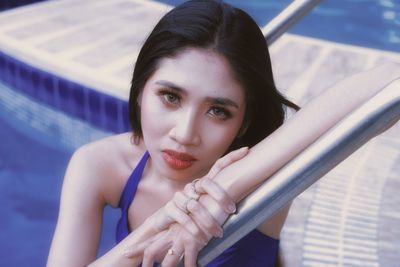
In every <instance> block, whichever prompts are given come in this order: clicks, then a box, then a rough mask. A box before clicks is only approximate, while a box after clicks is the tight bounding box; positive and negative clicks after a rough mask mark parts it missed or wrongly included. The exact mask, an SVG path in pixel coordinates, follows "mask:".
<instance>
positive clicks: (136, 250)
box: [124, 231, 166, 258]
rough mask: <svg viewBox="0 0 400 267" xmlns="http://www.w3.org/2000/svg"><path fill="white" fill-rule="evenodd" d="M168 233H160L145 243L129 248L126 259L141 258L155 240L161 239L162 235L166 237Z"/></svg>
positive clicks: (126, 251) (126, 250)
mask: <svg viewBox="0 0 400 267" xmlns="http://www.w3.org/2000/svg"><path fill="white" fill-rule="evenodd" d="M165 233H166V232H165V231H163V232H160V233H158V234H156V235H155V236H153V237H152V238H149V239H147V240H145V241H143V242H140V243H139V244H135V245H133V246H129V247H127V248H126V249H125V250H124V257H126V258H133V257H136V256H139V255H141V254H143V252H144V250H145V249H146V248H147V247H149V246H150V245H151V244H152V243H153V242H154V241H155V240H157V239H159V238H160V237H161V236H162V235H164V234H165Z"/></svg>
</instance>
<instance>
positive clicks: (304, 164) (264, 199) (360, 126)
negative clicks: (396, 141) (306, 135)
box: [199, 79, 400, 266]
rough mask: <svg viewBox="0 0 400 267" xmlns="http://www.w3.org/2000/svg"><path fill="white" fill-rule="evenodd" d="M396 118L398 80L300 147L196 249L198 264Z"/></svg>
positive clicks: (398, 110)
mask: <svg viewBox="0 0 400 267" xmlns="http://www.w3.org/2000/svg"><path fill="white" fill-rule="evenodd" d="M399 119H400V79H398V80H396V81H394V82H392V83H391V84H389V85H388V86H386V87H385V88H384V89H383V90H382V91H381V92H379V93H378V94H377V95H375V96H374V97H373V98H371V99H370V100H369V101H368V102H366V103H365V104H363V105H362V106H361V107H359V108H358V109H356V110H355V111H354V112H352V113H351V114H350V115H349V116H347V117H346V118H345V119H343V120H342V121H341V122H340V123H339V124H337V125H336V126H335V127H334V128H332V129H331V130H329V131H328V132H327V133H325V134H324V135H322V136H321V137H320V138H319V139H318V140H317V141H315V142H314V143H313V144H312V145H310V146H309V147H308V148H307V149H305V150H304V151H303V152H301V153H300V154H299V155H298V156H296V157H295V158H294V159H293V160H291V161H290V162H289V163H288V164H286V165H285V166H284V167H283V168H281V169H280V170H279V171H278V172H277V173H275V174H274V175H273V176H271V177H270V178H269V179H268V180H267V181H266V182H265V183H263V184H262V185H261V186H260V187H259V188H258V189H257V190H256V191H254V192H253V193H252V194H251V195H249V196H248V197H246V199H245V200H244V201H242V202H241V203H240V204H239V206H238V214H236V215H233V216H231V217H230V218H229V220H228V221H227V222H226V223H225V225H224V227H223V229H224V238H223V239H213V240H212V241H211V242H210V243H209V244H208V245H207V246H206V247H205V248H204V249H203V250H202V251H201V253H200V255H199V263H200V266H204V265H206V264H207V263H209V262H210V261H211V260H212V259H214V258H215V257H216V256H218V255H219V254H221V253H222V252H223V251H224V250H225V249H227V248H228V247H230V246H231V245H233V244H234V243H236V242H237V241H238V240H240V239H241V238H242V237H244V236H245V235H247V234H248V233H249V232H250V231H252V230H253V229H255V228H256V227H257V226H258V225H260V224H261V223H262V222H264V221H265V220H266V219H268V218H269V217H271V216H272V215H274V214H275V213H276V212H277V211H279V209H281V208H282V207H283V206H284V205H286V204H287V203H288V202H290V201H291V200H293V199H294V198H295V197H296V196H297V195H299V194H300V193H302V192H303V191H304V190H306V189H307V188H308V187H309V186H310V185H312V184H313V183H314V182H316V181H317V180H318V179H319V178H321V177H322V176H323V175H324V174H326V173H327V172H328V171H330V170H331V169H332V168H334V167H335V166H336V165H337V164H339V163H340V162H341V161H343V160H344V159H345V158H347V157H348V156H349V155H350V154H352V153H353V152H354V151H356V150H357V149H358V148H359V147H361V146H362V145H363V144H365V143H366V142H367V141H368V140H370V139H371V138H373V137H374V136H376V135H377V134H379V133H380V132H381V131H383V130H384V129H386V128H388V127H390V126H391V125H392V124H393V123H394V122H396V121H397V120H399Z"/></svg>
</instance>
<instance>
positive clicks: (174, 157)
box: [162, 149, 197, 170]
mask: <svg viewBox="0 0 400 267" xmlns="http://www.w3.org/2000/svg"><path fill="white" fill-rule="evenodd" d="M162 156H163V158H164V160H165V162H166V163H167V164H168V166H170V167H171V168H172V169H175V170H184V169H187V168H189V167H190V166H192V165H193V163H194V162H195V161H196V160H197V159H196V158H194V157H192V156H191V155H189V154H186V153H180V152H176V151H174V150H169V149H166V150H163V152H162Z"/></svg>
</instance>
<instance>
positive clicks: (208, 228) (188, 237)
mask: <svg viewBox="0 0 400 267" xmlns="http://www.w3.org/2000/svg"><path fill="white" fill-rule="evenodd" d="M247 153H248V148H247V147H246V148H241V149H238V150H235V151H233V152H231V153H229V154H227V155H226V156H224V157H222V158H221V159H219V160H218V161H217V162H216V163H215V164H214V165H213V167H212V168H211V170H210V171H209V173H208V174H207V175H206V176H205V177H203V178H202V179H197V180H195V181H193V182H192V183H190V184H188V185H186V186H185V188H184V191H183V192H177V193H176V194H175V196H174V198H173V199H172V200H171V201H169V202H168V203H167V204H166V205H165V206H164V208H162V209H160V210H159V211H158V212H157V213H155V214H154V215H152V216H151V217H149V218H148V220H146V222H145V223H152V225H153V228H154V230H155V232H157V233H160V234H159V235H156V236H154V237H152V238H150V239H148V240H146V241H144V242H142V243H141V244H139V245H135V246H132V247H128V248H127V249H126V251H125V255H126V256H127V257H136V256H138V255H140V254H143V263H146V264H147V262H154V261H155V260H157V259H160V255H161V256H165V253H166V249H167V248H168V247H170V246H171V242H173V241H174V240H175V239H177V238H178V236H177V234H176V233H175V234H172V232H174V231H175V232H176V231H178V232H179V233H180V238H179V239H177V240H178V241H177V242H176V245H175V246H177V251H182V253H181V254H180V255H182V254H183V253H184V254H185V261H188V262H195V260H196V258H197V253H198V251H200V249H201V248H203V247H204V246H205V245H206V244H207V242H208V241H209V240H210V239H211V238H212V237H222V234H223V233H222V228H221V226H220V225H221V223H222V222H221V221H218V220H217V219H216V218H214V217H213V216H212V215H211V214H210V212H209V211H208V208H211V206H212V207H213V208H214V210H215V209H218V210H219V213H220V215H221V216H220V217H223V218H226V217H228V215H229V214H231V213H233V212H235V211H236V206H235V203H234V202H233V201H232V199H231V197H230V196H229V195H228V194H227V193H226V192H225V191H224V190H223V189H222V187H221V186H219V184H217V183H216V182H214V181H213V180H212V178H214V177H215V176H216V175H217V174H218V173H219V172H220V171H221V170H223V169H224V168H226V167H227V166H229V165H230V164H232V163H233V162H235V161H237V160H239V159H242V158H243V157H244V156H245V155H247ZM201 195H206V196H207V197H206V199H207V200H208V201H207V208H206V207H205V206H204V205H203V204H202V203H201V202H199V201H197V200H198V199H199V198H200V196H201ZM203 199H204V197H203ZM203 203H204V202H203ZM174 222H177V223H178V224H179V225H180V226H179V227H178V225H174V227H170V229H169V230H168V232H166V231H165V229H166V228H167V227H168V226H169V225H171V224H172V223H174ZM170 256H171V255H170V254H167V255H166V256H165V259H166V260H168V259H169V258H174V257H170ZM143 266H145V265H143Z"/></svg>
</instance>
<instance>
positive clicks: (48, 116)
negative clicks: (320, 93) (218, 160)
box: [0, 0, 400, 267]
mask: <svg viewBox="0 0 400 267" xmlns="http://www.w3.org/2000/svg"><path fill="white" fill-rule="evenodd" d="M396 1H397V0H396ZM396 1H394V0H393V1H390V0H325V1H322V4H321V6H320V7H318V8H316V9H315V10H314V12H313V13H312V14H311V15H310V16H309V17H307V18H305V19H304V20H303V21H302V22H301V23H299V25H297V26H296V27H294V28H293V29H292V31H291V32H293V33H297V34H302V35H306V36H313V37H318V38H323V39H327V40H332V41H338V42H343V43H349V44H355V45H361V46H367V47H373V48H379V49H385V50H392V51H398V52H400V33H399V30H398V29H399V26H400V7H399V3H398V1H397V3H396V4H395V2H396ZM163 2H167V3H169V4H176V3H178V2H182V1H173V0H169V1H163ZM228 2H231V3H232V4H234V5H237V6H239V7H241V8H243V9H244V10H246V11H248V12H249V13H250V14H251V15H252V16H254V18H255V19H256V21H257V23H259V25H260V26H262V25H264V24H265V23H266V22H268V21H269V20H270V19H271V18H272V17H273V16H275V15H276V14H277V13H278V12H279V11H280V10H282V8H283V7H284V6H286V5H287V4H288V3H290V2H291V1H289V0H278V1H267V0H259V1H254V0H247V1H239V0H230V1H228ZM333 33H334V34H333ZM367 33H368V34H367ZM6 91H12V89H11V90H10V88H6V86H4V85H1V77H0V96H1V97H0V140H2V144H1V146H0V201H1V203H3V204H2V205H1V206H0V214H1V219H0V229H1V231H0V266H9V267H13V266H26V265H29V266H44V265H45V262H46V258H47V253H48V249H49V246H50V242H51V236H52V233H53V231H54V227H55V221H56V217H57V211H58V205H59V196H60V191H61V183H62V177H63V174H64V171H65V168H66V164H67V162H68V159H69V157H70V156H71V154H72V151H73V150H74V149H75V148H76V147H77V146H79V145H81V144H84V143H87V142H89V141H91V140H95V139H98V138H101V137H103V136H105V135H108V134H111V133H109V132H102V131H100V130H98V129H96V128H93V127H91V126H88V125H85V124H84V123H79V122H75V119H72V118H69V117H68V116H66V115H65V114H63V113H61V112H57V111H55V110H51V109H50V108H49V109H41V108H39V107H38V106H39V105H38V104H35V103H34V102H33V101H30V100H29V99H27V98H25V97H24V96H22V95H18V94H17V93H15V94H11V95H10V94H8V95H7V94H5V93H3V92H6ZM6 95H7V98H6ZM6 103H14V104H15V106H13V108H11V109H10V108H5V107H4V105H5V104H6ZM17 111H18V112H17ZM34 118H41V120H38V121H35V119H34ZM71 125H72V126H71ZM10 200H11V201H10ZM115 217H116V214H115V213H112V212H111V211H110V210H107V215H106V218H107V220H106V225H105V227H104V233H105V237H104V241H103V243H102V247H101V252H103V251H105V250H107V248H109V247H110V246H111V245H112V244H113V242H114V240H113V233H114V227H113V222H114V221H115ZM4 218H7V219H4Z"/></svg>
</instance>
